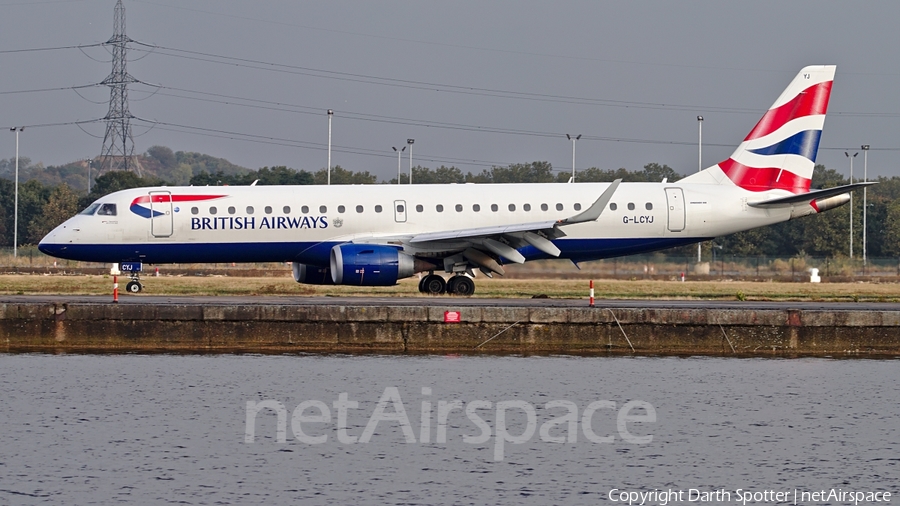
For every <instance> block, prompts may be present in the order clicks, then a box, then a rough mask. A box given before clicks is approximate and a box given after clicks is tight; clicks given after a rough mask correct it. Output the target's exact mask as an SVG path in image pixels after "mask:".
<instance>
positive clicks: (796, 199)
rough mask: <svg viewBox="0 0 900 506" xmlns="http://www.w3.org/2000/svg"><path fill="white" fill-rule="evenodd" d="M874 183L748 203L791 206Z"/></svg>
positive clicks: (763, 206) (764, 205)
mask: <svg viewBox="0 0 900 506" xmlns="http://www.w3.org/2000/svg"><path fill="white" fill-rule="evenodd" d="M873 184H878V183H877V182H875V181H870V182H868V183H853V184H848V185H844V186H837V187H835V188H826V189H824V190H814V191H811V192H807V193H801V194H799V195H791V196H789V197H782V198H777V199H772V200H764V201H762V202H748V203H747V205H748V206H750V207H758V208H763V209H764V208H767V207H783V206H789V205H792V204H797V203H800V202H811V201H813V200H819V199H824V198H827V197H832V196H834V195H840V194H842V193H849V192H851V191H853V190H856V189H858V188H862V187H864V186H870V185H873Z"/></svg>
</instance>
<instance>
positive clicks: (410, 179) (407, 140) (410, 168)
mask: <svg viewBox="0 0 900 506" xmlns="http://www.w3.org/2000/svg"><path fill="white" fill-rule="evenodd" d="M415 142H416V140H415V139H406V144H407V145H408V146H409V184H412V145H413V143H415ZM398 181H399V179H398Z"/></svg>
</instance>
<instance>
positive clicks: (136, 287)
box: [125, 281, 144, 293]
mask: <svg viewBox="0 0 900 506" xmlns="http://www.w3.org/2000/svg"><path fill="white" fill-rule="evenodd" d="M143 289H144V286H143V285H141V283H140V282H139V281H129V282H128V284H127V285H125V291H127V292H128V293H140V292H141V290H143Z"/></svg>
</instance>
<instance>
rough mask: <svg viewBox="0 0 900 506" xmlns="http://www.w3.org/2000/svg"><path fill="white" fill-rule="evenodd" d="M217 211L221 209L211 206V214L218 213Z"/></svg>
mask: <svg viewBox="0 0 900 506" xmlns="http://www.w3.org/2000/svg"><path fill="white" fill-rule="evenodd" d="M217 212H219V210H218V209H216V208H215V207H210V208H209V214H216V213H217Z"/></svg>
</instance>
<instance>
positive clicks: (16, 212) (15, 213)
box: [9, 127, 25, 258]
mask: <svg viewBox="0 0 900 506" xmlns="http://www.w3.org/2000/svg"><path fill="white" fill-rule="evenodd" d="M9 130H10V131H12V132H15V133H16V197H15V204H14V206H15V210H14V211H13V216H14V217H13V258H17V257H18V256H19V133H20V132H22V131H23V130H25V127H13V128H10V129H9Z"/></svg>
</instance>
